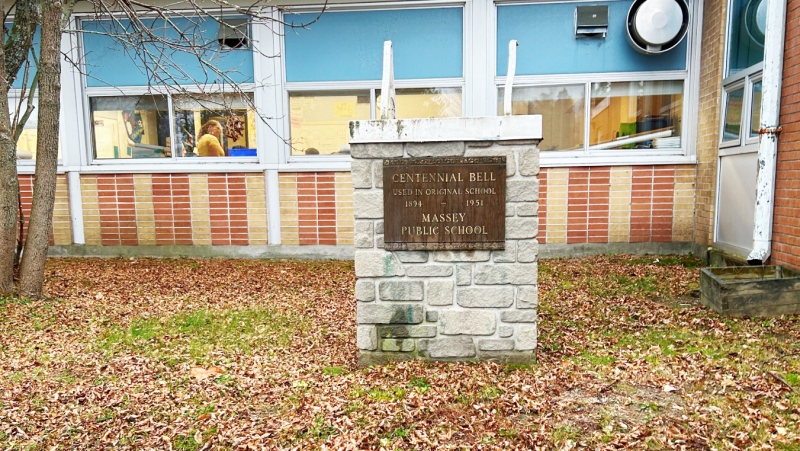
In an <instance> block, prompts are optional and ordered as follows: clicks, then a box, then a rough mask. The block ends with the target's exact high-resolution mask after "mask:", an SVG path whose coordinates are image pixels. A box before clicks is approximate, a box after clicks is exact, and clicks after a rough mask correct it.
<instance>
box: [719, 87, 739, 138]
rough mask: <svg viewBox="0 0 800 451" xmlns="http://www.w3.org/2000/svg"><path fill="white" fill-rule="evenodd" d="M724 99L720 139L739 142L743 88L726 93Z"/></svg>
mask: <svg viewBox="0 0 800 451" xmlns="http://www.w3.org/2000/svg"><path fill="white" fill-rule="evenodd" d="M726 97H727V99H726V101H725V114H724V115H723V121H724V122H723V126H722V141H723V142H729V141H731V142H736V143H738V142H739V139H740V138H741V129H742V104H743V103H744V88H738V89H734V90H732V91H731V92H729V93H728V95H727V96H726Z"/></svg>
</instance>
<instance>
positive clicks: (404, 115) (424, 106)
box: [375, 88, 463, 119]
mask: <svg viewBox="0 0 800 451" xmlns="http://www.w3.org/2000/svg"><path fill="white" fill-rule="evenodd" d="M377 92H378V95H377V98H376V100H375V103H376V110H375V117H381V108H380V106H381V95H380V90H378V91H377ZM395 102H396V103H395V113H396V114H395V115H396V116H397V118H398V119H413V118H427V117H458V116H461V112H462V111H463V107H462V105H461V103H462V102H461V89H459V88H407V89H395Z"/></svg>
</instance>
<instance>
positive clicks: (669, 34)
mask: <svg viewBox="0 0 800 451" xmlns="http://www.w3.org/2000/svg"><path fill="white" fill-rule="evenodd" d="M625 28H626V31H627V35H628V42H629V43H630V44H631V46H633V48H634V49H636V51H638V52H640V53H645V54H649V55H655V54H659V53H664V52H668V51H670V50H672V49H673V48H675V47H676V46H677V45H678V44H680V43H681V41H682V40H683V38H685V37H686V33H687V31H688V30H689V5H688V4H687V3H686V1H685V0H635V1H634V2H633V4H632V5H631V8H630V10H628V20H627V22H626V27H625Z"/></svg>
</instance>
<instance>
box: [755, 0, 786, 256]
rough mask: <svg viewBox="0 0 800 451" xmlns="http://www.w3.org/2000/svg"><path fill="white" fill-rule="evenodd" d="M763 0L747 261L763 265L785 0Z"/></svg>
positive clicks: (769, 217)
mask: <svg viewBox="0 0 800 451" xmlns="http://www.w3.org/2000/svg"><path fill="white" fill-rule="evenodd" d="M766 1H767V26H766V33H765V36H764V72H763V75H762V82H761V83H762V88H761V89H762V90H761V123H760V126H761V129H760V130H759V132H758V135H759V140H758V179H757V182H756V208H755V226H754V227H753V250H752V251H751V252H750V255H748V256H747V263H749V264H751V265H763V264H764V262H766V261H767V259H768V258H769V256H770V253H771V252H772V213H773V211H774V209H775V171H776V166H777V159H778V135H779V134H780V131H781V127H780V125H779V124H778V121H779V119H780V108H781V83H782V81H783V42H784V33H785V29H786V0H766Z"/></svg>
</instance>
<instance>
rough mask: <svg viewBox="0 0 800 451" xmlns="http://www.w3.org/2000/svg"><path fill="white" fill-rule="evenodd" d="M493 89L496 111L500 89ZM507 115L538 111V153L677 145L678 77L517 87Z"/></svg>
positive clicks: (680, 100)
mask: <svg viewBox="0 0 800 451" xmlns="http://www.w3.org/2000/svg"><path fill="white" fill-rule="evenodd" d="M587 90H588V92H589V102H588V103H587V102H586V92H587ZM498 91H499V93H498V114H501V113H502V109H503V92H504V89H503V88H501V89H499V90H498ZM512 114H541V115H542V134H543V136H544V138H543V139H542V142H541V143H540V144H539V148H540V149H542V150H543V151H557V150H589V151H601V150H613V149H662V150H670V149H680V148H681V146H682V142H681V128H682V117H683V81H681V80H667V81H623V82H593V83H589V82H587V83H582V84H571V85H551V86H519V87H515V88H514V90H513V92H512ZM587 118H588V122H587ZM587 134H588V136H587ZM587 139H588V141H587ZM587 142H588V145H587V144H586V143H587Z"/></svg>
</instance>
